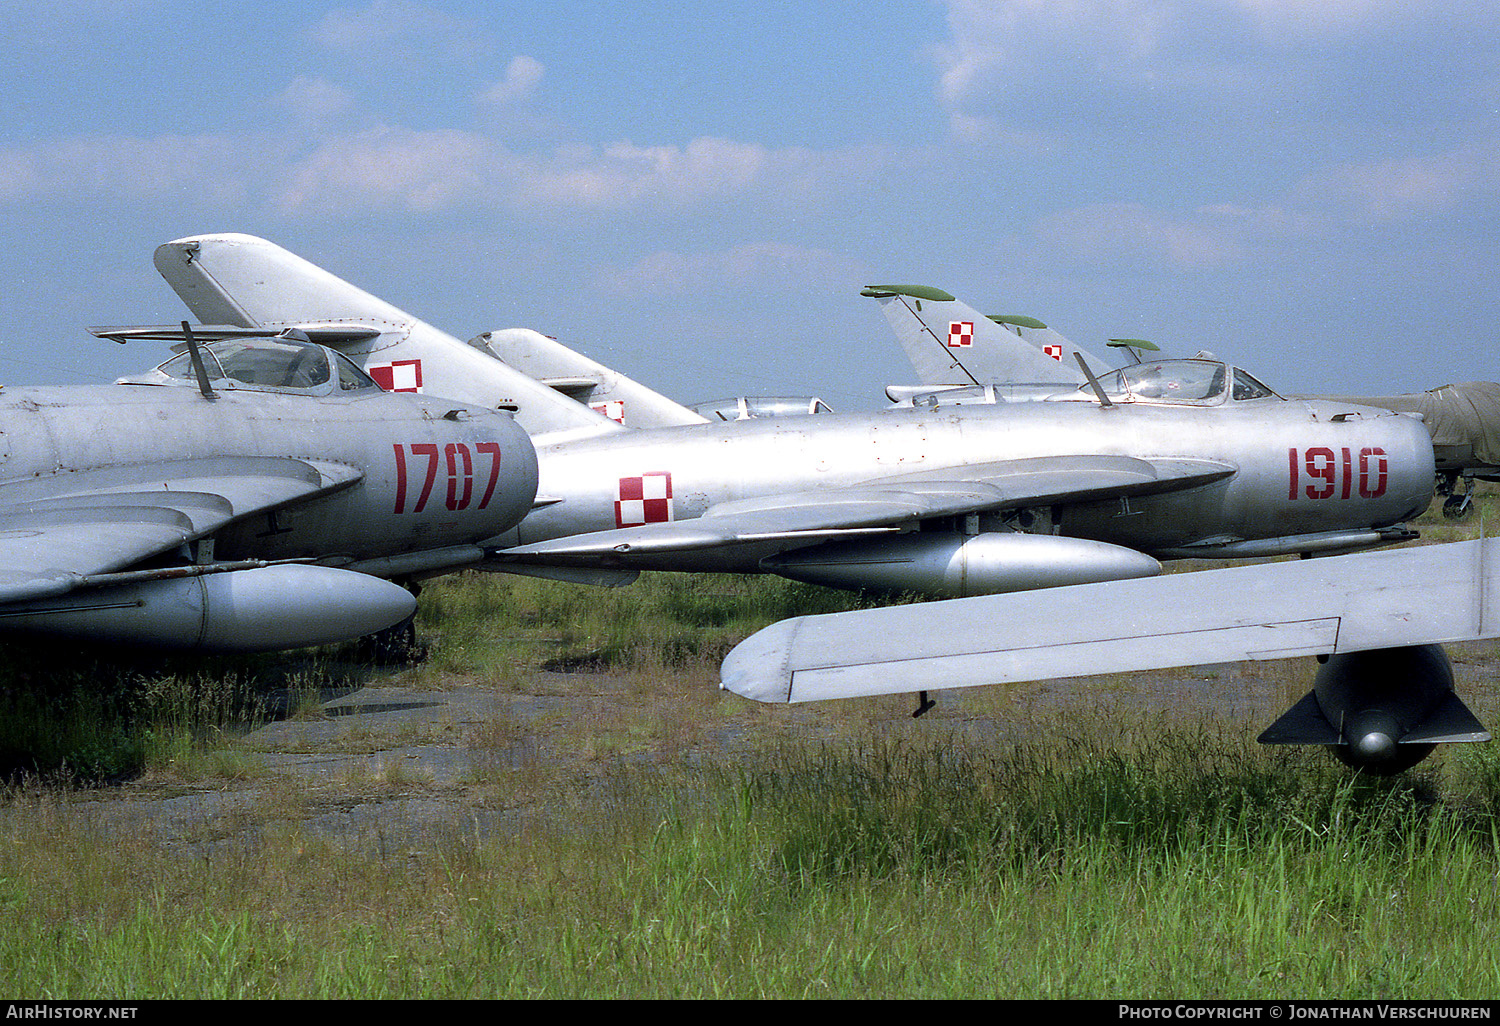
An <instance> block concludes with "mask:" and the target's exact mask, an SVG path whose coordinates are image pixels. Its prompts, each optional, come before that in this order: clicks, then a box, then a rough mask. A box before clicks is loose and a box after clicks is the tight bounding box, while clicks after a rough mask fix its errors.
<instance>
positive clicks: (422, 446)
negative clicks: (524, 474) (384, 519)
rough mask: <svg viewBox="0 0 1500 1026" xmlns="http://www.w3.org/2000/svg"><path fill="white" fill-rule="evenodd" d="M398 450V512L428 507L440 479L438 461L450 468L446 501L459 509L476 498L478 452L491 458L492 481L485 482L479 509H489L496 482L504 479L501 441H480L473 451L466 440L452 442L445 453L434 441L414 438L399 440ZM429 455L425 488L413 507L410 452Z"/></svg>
mask: <svg viewBox="0 0 1500 1026" xmlns="http://www.w3.org/2000/svg"><path fill="white" fill-rule="evenodd" d="M393 448H394V450H395V454H396V512H397V513H421V512H422V511H423V510H425V509H426V508H427V500H428V499H429V498H431V497H432V488H433V485H435V484H436V483H437V475H438V465H439V463H441V464H443V465H444V466H445V467H446V469H447V472H448V485H447V496H446V502H445V505H446V506H447V507H448V509H450V510H453V511H455V512H457V511H459V510H465V509H468V508H469V505H470V504H471V503H472V502H473V501H474V452H475V451H477V452H479V453H480V454H481V455H484V456H488V457H489V458H490V474H489V481H488V483H487V484H486V485H485V489H484V496H483V497H482V498H481V499H480V500H479V505H478V507H477V508H478V509H485V508H486V507H488V506H489V504H490V499H491V498H493V497H494V494H495V485H496V484H498V483H499V481H500V443H499V442H478V443H476V444H475V445H474V447H473V451H471V450H470V448H469V446H468V444H467V443H465V442H449V443H448V444H447V445H445V446H443V450H442V452H441V453H439V452H438V447H437V445H436V444H434V443H432V442H413V443H411V444H409V445H401V444H399V443H398V444H396V445H395V446H393ZM408 454H410V455H411V456H413V457H416V456H425V457H426V458H427V469H426V472H425V474H424V475H423V477H422V490H421V492H420V493H419V494H418V495H417V501H416V503H415V504H414V505H412V506H411V507H410V508H409V509H408V507H407V501H406V500H407V491H408V484H407V478H408V475H409V473H410V471H409V470H408V465H407V456H408Z"/></svg>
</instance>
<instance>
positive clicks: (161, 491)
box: [0, 456, 363, 602]
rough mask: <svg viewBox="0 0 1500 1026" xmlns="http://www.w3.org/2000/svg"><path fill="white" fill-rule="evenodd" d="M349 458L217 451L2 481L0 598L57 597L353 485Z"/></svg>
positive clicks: (355, 474) (355, 473)
mask: <svg viewBox="0 0 1500 1026" xmlns="http://www.w3.org/2000/svg"><path fill="white" fill-rule="evenodd" d="M362 476H363V474H362V472H361V471H359V470H356V469H354V468H352V467H349V466H346V465H344V464H340V463H333V462H327V461H319V460H304V459H292V458H283V457H270V456H233V457H210V458H203V459H183V460H166V461H158V462H152V463H138V464H126V465H117V466H108V467H100V468H96V469H92V470H85V471H76V472H60V473H57V474H52V475H48V476H45V477H39V478H28V479H26V480H24V481H12V482H8V483H3V484H0V528H3V532H0V602H17V601H23V600H28V599H39V598H48V597H51V596H55V595H60V594H63V593H66V592H68V591H71V590H73V589H74V588H76V587H79V586H81V585H86V584H88V583H89V582H88V580H87V579H88V578H89V577H90V576H91V575H96V574H107V573H111V572H114V571H118V570H122V569H124V568H127V567H131V566H134V565H135V564H137V563H140V562H141V561H143V560H146V559H149V558H151V557H153V556H156V555H159V554H161V553H165V552H169V551H171V550H173V549H175V548H176V547H178V546H180V545H183V544H185V543H187V542H190V541H194V540H196V539H199V538H203V537H206V536H208V535H211V534H212V533H214V532H215V531H217V530H218V529H219V528H221V527H223V526H224V525H225V524H227V523H229V522H230V521H232V520H237V519H239V518H241V517H245V516H248V515H250V514H253V513H259V512H264V511H266V510H271V509H275V508H278V507H281V506H285V505H288V504H290V503H294V502H298V501H301V500H304V499H307V498H309V497H311V496H314V495H319V494H323V493H328V492H333V491H337V490H339V489H341V488H346V487H348V486H349V485H352V484H354V483H355V482H356V481H358V480H359V479H360V478H361V477H362Z"/></svg>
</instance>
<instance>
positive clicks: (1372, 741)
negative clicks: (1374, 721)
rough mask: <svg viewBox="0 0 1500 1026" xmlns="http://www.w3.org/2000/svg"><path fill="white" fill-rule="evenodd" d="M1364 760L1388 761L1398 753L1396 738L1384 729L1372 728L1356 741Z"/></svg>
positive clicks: (1356, 748)
mask: <svg viewBox="0 0 1500 1026" xmlns="http://www.w3.org/2000/svg"><path fill="white" fill-rule="evenodd" d="M1354 750H1355V751H1356V752H1357V753H1359V758H1360V760H1361V761H1363V762H1372V763H1378V762H1387V761H1389V760H1390V758H1391V757H1392V756H1393V755H1395V754H1396V739H1395V738H1393V737H1391V735H1389V734H1387V733H1386V732H1385V731H1383V730H1372V731H1370V732H1369V733H1368V734H1366V735H1365V736H1364V737H1362V738H1360V739H1359V740H1358V741H1356V742H1355V743H1354Z"/></svg>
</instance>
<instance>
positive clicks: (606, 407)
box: [589, 399, 625, 424]
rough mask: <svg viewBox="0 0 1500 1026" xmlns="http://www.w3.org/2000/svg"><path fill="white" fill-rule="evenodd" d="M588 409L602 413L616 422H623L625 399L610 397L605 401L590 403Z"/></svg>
mask: <svg viewBox="0 0 1500 1026" xmlns="http://www.w3.org/2000/svg"><path fill="white" fill-rule="evenodd" d="M589 409H591V410H593V411H594V412H595V413H602V414H604V416H606V417H608V418H609V419H610V420H612V421H614V422H615V423H616V424H623V423H625V400H624V399H611V400H610V401H609V402H607V403H590V404H589Z"/></svg>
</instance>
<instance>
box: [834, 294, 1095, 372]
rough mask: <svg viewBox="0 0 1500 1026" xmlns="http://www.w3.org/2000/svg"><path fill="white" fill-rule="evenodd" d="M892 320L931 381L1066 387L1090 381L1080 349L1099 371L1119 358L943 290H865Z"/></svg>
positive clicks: (903, 344)
mask: <svg viewBox="0 0 1500 1026" xmlns="http://www.w3.org/2000/svg"><path fill="white" fill-rule="evenodd" d="M860 295H862V296H868V297H870V298H873V299H874V300H875V301H876V302H878V303H879V304H880V308H881V311H882V312H883V313H884V314H885V316H886V320H888V321H890V323H891V327H892V328H893V329H895V332H896V338H897V339H898V340H899V341H900V343H901V348H902V349H904V350H905V351H906V357H907V359H908V360H910V361H911V365H912V368H913V369H914V370H915V371H916V372H917V377H918V378H919V379H920V380H921V381H922V383H923V384H927V385H988V384H1006V385H1060V386H1064V387H1071V386H1076V385H1079V384H1082V383H1083V375H1082V374H1080V373H1079V370H1078V362H1077V361H1076V360H1075V359H1074V357H1073V354H1074V353H1075V352H1080V353H1082V354H1083V358H1084V359H1085V360H1087V361H1088V362H1089V366H1090V367H1092V368H1093V369H1094V370H1095V371H1096V372H1097V371H1102V370H1105V369H1107V368H1110V367H1113V366H1114V365H1115V364H1116V363H1117V362H1118V361H1116V360H1107V359H1101V358H1099V357H1097V356H1095V355H1094V354H1092V353H1089V352H1088V351H1086V350H1081V349H1079V348H1078V347H1077V346H1075V345H1074V344H1073V343H1072V342H1070V341H1068V340H1067V339H1066V338H1064V337H1063V336H1062V335H1061V334H1059V333H1058V332H1056V331H1053V330H1052V329H1051V328H1049V327H1047V326H1046V325H1045V324H1043V323H1042V322H1041V321H1038V320H1036V319H1035V318H1031V317H1021V316H1010V315H1001V316H992V317H987V316H985V315H983V314H981V313H979V312H978V311H976V310H974V308H973V307H970V306H968V305H967V304H965V303H962V302H960V301H959V300H957V299H955V298H954V297H953V296H951V295H949V294H948V293H946V292H944V291H943V290H941V289H935V288H930V287H928V286H925V285H869V286H866V287H865V289H864V290H863V291H862V292H860Z"/></svg>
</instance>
